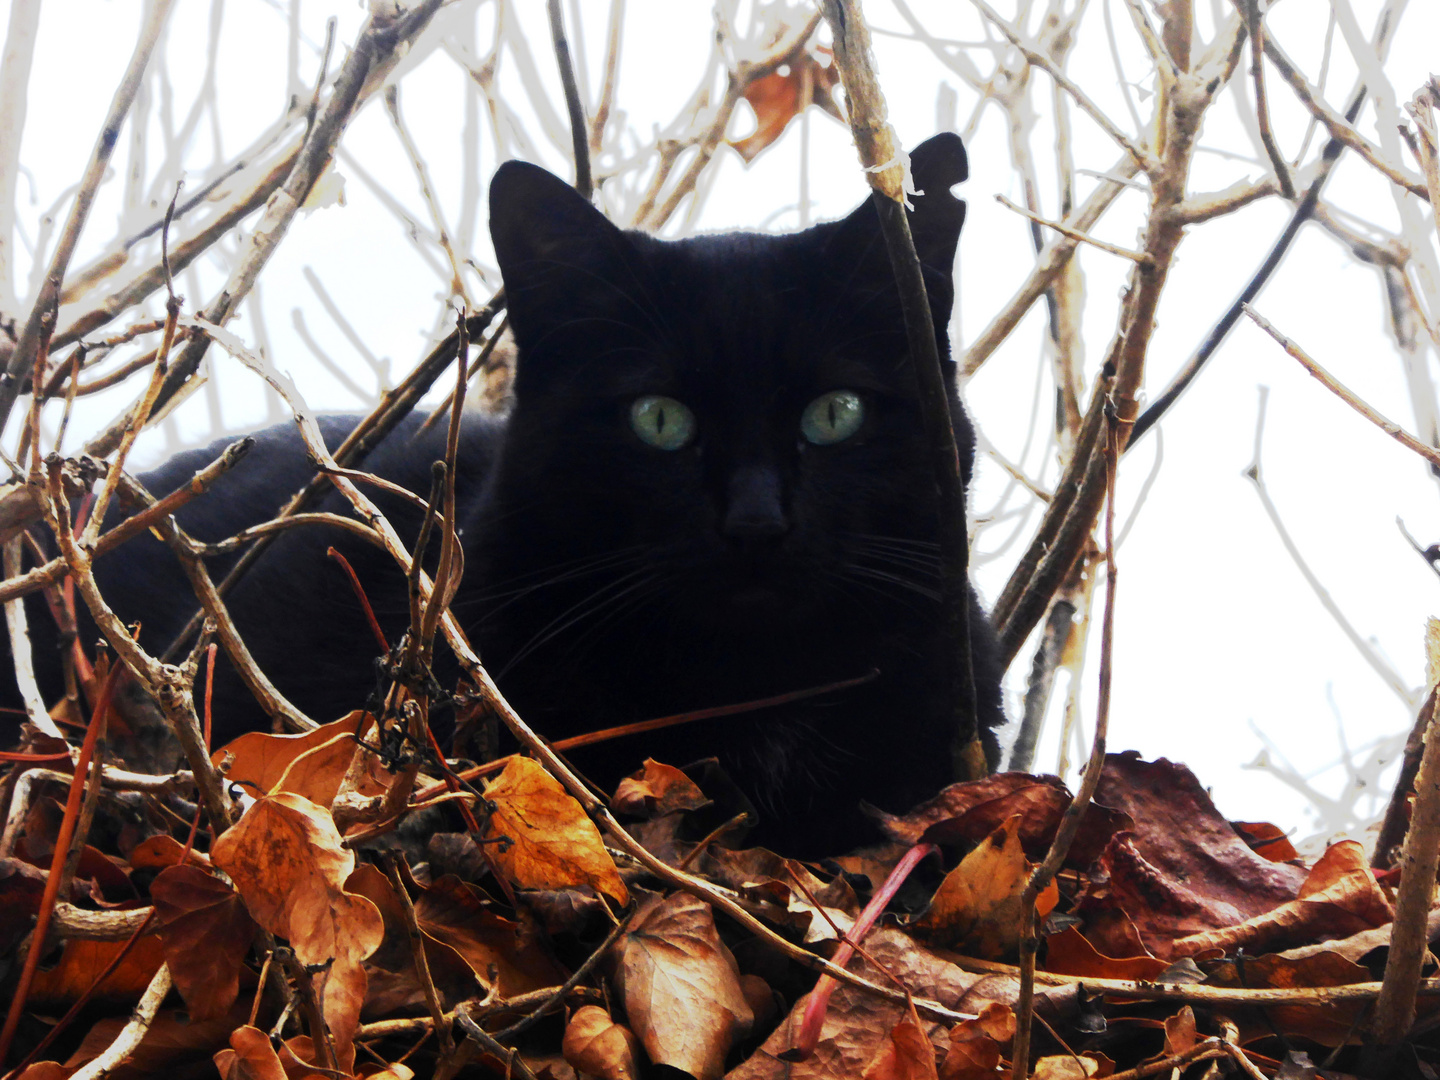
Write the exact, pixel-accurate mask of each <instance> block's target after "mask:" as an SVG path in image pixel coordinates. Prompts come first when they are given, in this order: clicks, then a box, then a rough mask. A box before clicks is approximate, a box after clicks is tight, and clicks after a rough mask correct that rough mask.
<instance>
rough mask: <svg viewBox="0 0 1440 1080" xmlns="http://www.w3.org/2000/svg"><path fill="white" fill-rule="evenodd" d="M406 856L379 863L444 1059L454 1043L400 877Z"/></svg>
mask: <svg viewBox="0 0 1440 1080" xmlns="http://www.w3.org/2000/svg"><path fill="white" fill-rule="evenodd" d="M404 857H405V856H404V855H403V854H398V853H394V852H388V851H387V852H382V853H381V855H380V858H381V862H382V864H383V865H384V867H385V873H386V875H387V876H388V877H389V878H390V887H391V888H392V889H394V890H395V895H396V897H397V898H398V899H399V901H400V909H401V911H402V912H403V913H404V915H405V931H406V934H407V935H408V937H409V939H410V955H411V958H412V959H413V960H414V962H415V977H416V978H417V979H419V980H420V989H421V991H422V992H423V993H424V995H425V1006H426V1008H428V1009H429V1010H430V1019H431V1021H432V1022H433V1023H434V1025H435V1029H434V1030H435V1037H436V1038H437V1039H439V1040H440V1050H441V1052H442V1053H444V1054H445V1056H447V1057H448V1056H450V1055H451V1054H453V1053H454V1052H455V1040H454V1038H453V1037H452V1036H451V1035H450V1025H449V1024H447V1023H445V1009H444V1007H443V1006H442V1005H441V1004H440V995H439V994H438V993H437V992H436V990H435V980H434V979H432V978H431V977H430V963H429V961H428V960H427V959H426V957H425V935H424V934H423V933H422V931H421V930H420V923H419V920H417V919H416V917H415V902H414V901H413V900H411V899H410V892H409V890H408V889H406V888H405V878H404V876H403V875H402V874H401V873H400V860H401V859H403V858H404Z"/></svg>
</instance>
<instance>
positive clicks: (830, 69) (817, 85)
mask: <svg viewBox="0 0 1440 1080" xmlns="http://www.w3.org/2000/svg"><path fill="white" fill-rule="evenodd" d="M815 54H816V55H811V54H810V53H809V52H806V53H803V54H801V55H800V56H798V57H797V58H796V59H795V60H794V61H793V62H792V63H790V64H788V65H785V66H784V67H783V68H782V69H781V70H779V71H776V72H775V73H774V74H773V75H766V76H765V77H764V78H761V79H756V80H754V81H753V82H751V83H750V84H749V85H748V86H746V88H745V100H746V101H748V102H749V103H750V107H751V108H752V109H754V110H755V132H754V134H752V135H750V136H748V137H746V138H744V139H739V140H736V141H732V142H731V143H730V145H731V146H732V147H734V148H735V150H736V152H738V153H739V155H740V156H741V157H742V158H744V159H745V163H746V164H747V165H748V164H749V163H750V162H752V161H754V160H755V158H756V157H757V156H758V155H759V154H760V152H761V151H762V150H764V149H765V148H766V147H767V146H769V145H770V144H771V143H773V142H774V141H775V140H776V139H778V138H779V137H780V135H781V133H782V132H784V130H785V128H786V126H787V125H789V123H790V121H791V120H793V119H795V117H797V116H799V115H800V113H801V112H803V111H804V110H805V108H806V107H807V106H810V105H818V106H819V107H820V108H822V109H824V110H825V111H826V112H828V113H830V114H831V115H832V116H835V117H836V118H837V119H838V118H839V110H838V109H837V108H836V107H835V102H834V100H833V99H832V98H831V97H830V91H831V89H832V88H833V87H834V86H835V85H836V84H837V83H838V82H839V81H840V73H839V71H838V70H837V69H836V67H835V64H834V61H833V60H832V59H831V53H830V50H829V49H824V48H820V49H816V50H815Z"/></svg>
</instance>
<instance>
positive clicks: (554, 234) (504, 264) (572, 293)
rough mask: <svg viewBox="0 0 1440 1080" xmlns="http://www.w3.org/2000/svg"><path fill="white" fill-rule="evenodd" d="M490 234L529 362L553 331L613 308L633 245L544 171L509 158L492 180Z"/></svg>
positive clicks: (512, 320) (513, 323)
mask: <svg viewBox="0 0 1440 1080" xmlns="http://www.w3.org/2000/svg"><path fill="white" fill-rule="evenodd" d="M490 236H491V238H492V239H493V240H494V242H495V258H496V260H497V261H498V262H499V263H500V274H501V276H502V278H503V279H504V281H505V295H506V306H507V307H508V309H509V314H510V327H511V329H512V331H513V332H514V334H515V340H516V342H517V343H518V344H519V345H520V349H521V351H522V353H525V352H528V353H529V354H530V359H531V360H532V361H533V360H534V353H535V351H536V350H535V346H536V345H537V344H538V343H539V342H541V341H542V340H545V341H550V342H551V343H552V344H555V345H556V346H557V347H559V346H562V345H563V342H561V341H559V340H558V339H556V338H555V336H554V334H553V333H552V331H553V330H554V329H555V328H556V326H557V325H562V324H565V325H571V326H573V325H575V324H576V321H577V319H579V318H580V317H582V316H583V315H585V314H586V313H587V312H589V311H590V310H591V309H593V308H596V307H604V306H606V305H607V304H608V305H609V306H611V307H615V306H617V300H619V299H622V298H623V296H624V291H623V285H624V283H627V282H629V281H631V278H632V276H633V275H631V274H629V273H627V272H626V269H627V260H628V259H629V258H630V257H631V245H630V243H629V241H628V240H626V238H625V234H624V233H623V232H621V230H620V229H619V228H618V227H616V226H615V225H614V224H613V223H612V222H610V221H609V220H607V219H606V217H605V215H604V214H602V213H601V212H600V211H599V210H597V209H596V208H595V207H594V206H593V205H591V203H590V201H589V200H588V199H585V198H583V197H582V196H581V195H580V194H579V193H578V192H576V191H575V189H574V188H573V187H571V186H570V185H569V184H567V183H565V181H563V180H561V179H560V178H559V177H558V176H553V175H551V174H550V173H548V172H546V171H545V170H544V169H542V168H539V167H538V166H535V165H530V164H527V163H525V162H521V161H507V162H505V164H503V165H501V166H500V168H499V170H497V171H496V173H495V177H494V179H493V180H491V181H490Z"/></svg>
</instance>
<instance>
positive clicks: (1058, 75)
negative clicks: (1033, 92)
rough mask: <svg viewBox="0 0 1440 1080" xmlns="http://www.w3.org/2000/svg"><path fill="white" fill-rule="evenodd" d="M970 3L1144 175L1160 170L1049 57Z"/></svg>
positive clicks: (980, 1) (980, 0) (981, 1)
mask: <svg viewBox="0 0 1440 1080" xmlns="http://www.w3.org/2000/svg"><path fill="white" fill-rule="evenodd" d="M971 3H973V4H974V5H975V6H976V7H977V8H979V9H980V14H982V15H984V16H985V18H987V19H989V20H990V22H992V23H994V24H995V28H996V29H997V30H999V31H1000V33H1002V34H1004V35H1005V39H1006V40H1007V41H1009V42H1010V44H1011V45H1013V46H1015V48H1017V49H1019V50H1020V53H1021V55H1023V56H1024V57H1025V59H1026V60H1027V61H1029V62H1030V63H1031V64H1034V65H1035V66H1036V67H1038V68H1040V69H1041V70H1042V71H1044V72H1045V73H1046V74H1047V75H1049V76H1050V77H1051V78H1052V79H1054V80H1055V82H1056V83H1057V84H1059V86H1060V87H1061V88H1062V89H1064V91H1065V92H1066V93H1067V94H1069V95H1070V96H1071V97H1072V98H1074V99H1075V104H1077V105H1079V106H1080V108H1081V109H1083V110H1084V111H1085V113H1086V115H1088V116H1089V117H1090V119H1092V120H1094V121H1095V123H1097V124H1098V125H1100V130H1101V131H1103V132H1105V134H1106V135H1109V136H1110V138H1112V139H1114V140H1115V142H1117V143H1118V144H1119V145H1120V146H1121V147H1122V148H1123V149H1124V150H1125V152H1126V153H1127V154H1129V155H1130V157H1131V158H1132V159H1133V160H1134V162H1135V164H1136V165H1138V166H1139V167H1140V170H1141V171H1142V172H1147V173H1148V172H1151V171H1153V170H1154V169H1156V168H1157V167H1158V166H1159V161H1158V160H1157V159H1156V158H1155V155H1153V154H1152V153H1150V151H1149V150H1147V149H1145V147H1143V146H1141V145H1140V144H1139V143H1137V142H1136V141H1135V140H1134V139H1132V138H1130V136H1128V135H1126V134H1125V133H1124V132H1123V131H1121V130H1120V129H1119V128H1118V127H1116V126H1115V122H1114V121H1113V120H1111V119H1110V118H1109V117H1108V116H1106V115H1105V114H1104V113H1103V112H1101V111H1100V107H1099V106H1098V105H1096V104H1095V103H1094V102H1093V101H1091V100H1090V97H1089V95H1087V94H1086V93H1085V91H1084V90H1081V89H1080V87H1078V86H1077V85H1075V83H1074V82H1072V81H1071V80H1070V78H1069V77H1067V76H1066V74H1065V73H1064V72H1063V71H1061V70H1060V69H1059V68H1057V67H1056V66H1055V65H1054V64H1053V63H1052V62H1051V60H1050V58H1049V57H1048V56H1046V55H1044V54H1043V53H1039V52H1036V51H1035V50H1034V49H1032V48H1031V47H1030V46H1029V45H1027V44H1025V41H1024V39H1022V38H1021V37H1020V35H1019V34H1018V33H1017V32H1016V31H1015V28H1014V27H1012V26H1011V25H1010V24H1009V23H1007V22H1006V21H1005V20H1004V19H1002V18H1001V17H1000V16H999V15H997V14H996V13H995V10H994V9H993V8H992V7H991V6H990V5H989V4H987V3H985V0H971Z"/></svg>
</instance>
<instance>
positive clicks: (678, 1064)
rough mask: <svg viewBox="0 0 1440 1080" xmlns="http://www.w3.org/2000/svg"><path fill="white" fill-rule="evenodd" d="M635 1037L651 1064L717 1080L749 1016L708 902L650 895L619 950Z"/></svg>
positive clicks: (620, 979)
mask: <svg viewBox="0 0 1440 1080" xmlns="http://www.w3.org/2000/svg"><path fill="white" fill-rule="evenodd" d="M616 981H617V982H618V984H619V990H620V994H621V996H622V997H623V998H624V1001H625V1015H626V1016H627V1017H629V1019H630V1024H631V1026H632V1027H633V1028H634V1030H635V1034H637V1035H638V1036H640V1042H641V1043H642V1044H643V1045H644V1047H645V1051H646V1053H647V1054H649V1055H650V1060H651V1061H652V1062H653V1063H655V1064H656V1065H670V1066H673V1067H674V1068H677V1069H680V1070H682V1071H684V1072H688V1073H689V1074H690V1075H691V1076H694V1077H695V1078H696V1080H716V1078H718V1077H719V1076H720V1075H721V1073H723V1072H724V1069H725V1055H726V1054H728V1053H729V1052H730V1047H731V1046H732V1045H733V1044H734V1043H735V1041H736V1040H737V1039H739V1038H741V1037H742V1036H744V1035H745V1033H746V1032H748V1031H749V1029H750V1026H751V1023H752V1022H753V1016H752V1014H751V1012H750V1006H749V1005H748V1004H746V1002H745V993H744V990H743V989H742V988H741V986H740V970H739V968H738V967H737V966H736V964H735V958H734V957H733V956H731V955H730V950H729V949H727V948H725V946H724V944H723V943H722V942H721V941H720V935H719V934H718V933H716V931H715V919H714V916H713V914H712V913H711V911H710V905H708V904H706V903H704V902H703V901H701V900H697V899H696V898H695V897H693V896H690V895H688V894H686V893H675V894H674V895H673V896H670V897H668V898H666V899H664V900H658V899H655V898H651V899H650V900H649V902H648V903H647V904H646V906H645V907H644V908H642V910H641V913H640V915H639V916H638V917H637V918H636V920H635V923H634V926H633V928H632V929H631V930H630V932H629V933H628V934H626V935H625V941H624V945H623V946H622V947H621V950H620V964H619V970H618V972H617V980H616Z"/></svg>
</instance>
